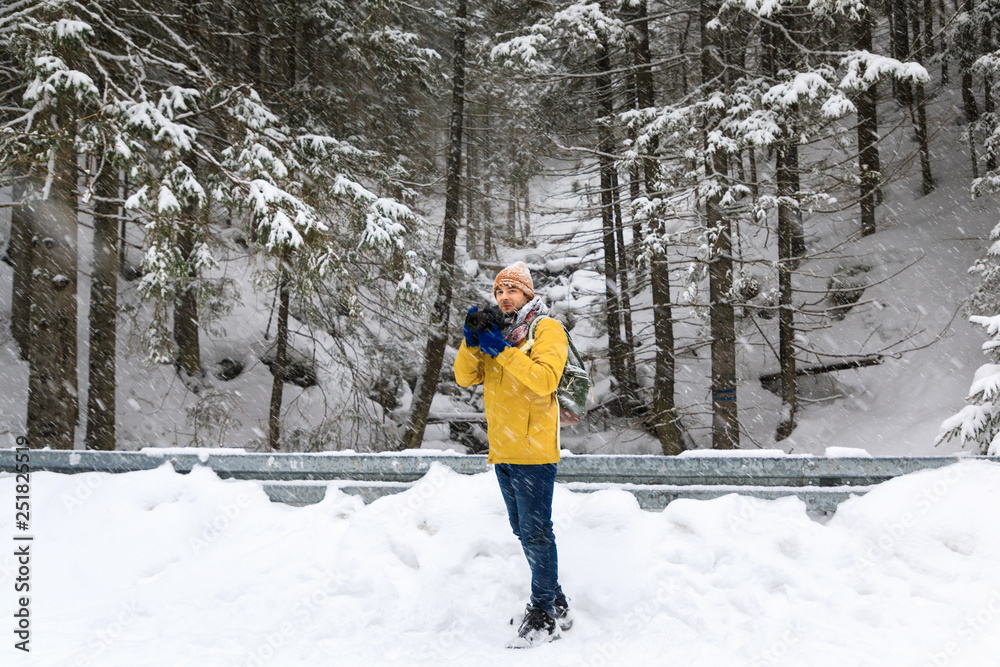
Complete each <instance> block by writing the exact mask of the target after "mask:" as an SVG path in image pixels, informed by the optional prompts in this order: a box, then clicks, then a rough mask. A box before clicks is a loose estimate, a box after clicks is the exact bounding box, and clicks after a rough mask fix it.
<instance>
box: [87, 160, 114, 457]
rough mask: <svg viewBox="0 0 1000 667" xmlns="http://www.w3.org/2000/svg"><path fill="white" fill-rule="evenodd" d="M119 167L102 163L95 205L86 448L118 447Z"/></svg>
mask: <svg viewBox="0 0 1000 667" xmlns="http://www.w3.org/2000/svg"><path fill="white" fill-rule="evenodd" d="M118 198H119V196H118V170H117V169H111V167H110V165H104V166H103V170H102V171H101V172H100V174H99V175H98V177H97V184H96V198H95V203H94V265H93V268H92V269H91V272H90V314H89V316H88V323H89V329H90V357H89V359H88V364H87V365H88V370H89V382H88V386H89V389H88V390H87V434H86V437H85V439H84V445H85V447H86V448H87V449H103V450H113V449H115V393H116V382H115V368H116V366H115V349H116V347H117V340H118V338H117V327H116V324H117V315H118V221H117V220H116V219H115V214H116V213H117V212H118V205H117V203H116V201H117V200H118Z"/></svg>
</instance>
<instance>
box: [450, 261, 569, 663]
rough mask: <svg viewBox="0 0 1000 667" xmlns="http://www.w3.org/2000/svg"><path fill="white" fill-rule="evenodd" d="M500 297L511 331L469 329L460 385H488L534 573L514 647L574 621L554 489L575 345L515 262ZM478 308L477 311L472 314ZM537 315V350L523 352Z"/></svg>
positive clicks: (509, 498)
mask: <svg viewBox="0 0 1000 667" xmlns="http://www.w3.org/2000/svg"><path fill="white" fill-rule="evenodd" d="M493 296H494V298H495V299H496V302H497V306H498V307H499V308H500V311H501V313H502V314H503V319H504V324H505V325H504V326H503V327H498V326H497V325H496V324H493V325H492V326H491V327H490V328H489V329H487V330H485V331H482V330H470V328H469V326H468V324H466V326H465V328H464V334H465V340H464V341H463V342H462V345H461V347H460V348H459V350H458V356H457V357H456V359H455V380H456V381H457V382H458V384H459V385H461V386H463V387H469V386H472V385H474V384H480V383H481V384H482V385H483V391H484V399H485V402H486V424H487V432H488V436H489V443H490V453H489V458H488V461H489V463H491V464H494V469H495V471H496V475H497V480H498V482H499V484H500V491H501V493H502V494H503V499H504V502H505V503H506V505H507V517H508V519H509V520H510V525H511V528H513V530H514V534H515V535H516V536H517V538H518V539H519V540H520V542H521V547H522V549H523V550H524V555H525V557H526V558H527V559H528V565H529V566H530V568H531V601H530V602H529V603H528V606H527V608H526V609H525V615H524V620H523V621H522V622H521V625H520V627H519V628H518V636H517V638H516V639H515V640H514V641H513V642H512V643H511V644H510V646H511V647H512V648H527V647H531V646H536V645H538V644H542V643H545V642H548V641H552V640H553V639H558V638H559V636H560V630H568V629H569V626H570V625H571V624H572V621H571V620H570V617H569V605H568V603H567V601H566V596H565V595H563V592H562V589H561V588H560V586H559V565H558V557H557V552H556V540H555V534H554V533H553V531H552V492H553V489H554V487H555V478H556V464H557V463H558V462H559V403H558V401H557V400H556V395H555V391H556V387H558V386H559V380H560V378H561V377H562V372H563V367H564V366H565V365H566V356H567V352H568V348H569V344H568V342H567V339H566V332H565V331H564V330H563V328H562V325H561V324H560V323H559V322H558V321H556V320H554V319H552V318H551V317H545V315H546V314H547V313H548V308H547V307H546V305H545V303H544V302H543V301H542V300H541V297H536V296H535V290H534V283H533V281H532V279H531V272H530V271H529V270H528V267H527V265H525V263H524V262H515V263H514V264H512V265H510V266H508V267H507V268H505V269H504V270H502V271H501V272H500V273H499V274H497V277H496V280H495V281H494V283H493ZM475 310H476V309H475V308H473V309H470V311H469V312H470V313H472V312H474V311H475ZM535 318H544V319H542V320H540V321H539V322H538V323H537V325H536V328H535V334H534V343H533V344H532V346H531V349H530V350H528V351H527V353H526V352H525V351H523V350H522V348H524V347H525V340H526V339H527V336H528V330H529V327H530V325H531V323H532V320H534V319H535Z"/></svg>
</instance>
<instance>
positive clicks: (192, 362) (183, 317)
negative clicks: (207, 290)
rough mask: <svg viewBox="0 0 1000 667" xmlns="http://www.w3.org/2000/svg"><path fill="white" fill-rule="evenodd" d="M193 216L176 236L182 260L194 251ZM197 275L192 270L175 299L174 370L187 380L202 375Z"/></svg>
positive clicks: (191, 212)
mask: <svg viewBox="0 0 1000 667" xmlns="http://www.w3.org/2000/svg"><path fill="white" fill-rule="evenodd" d="M195 215H196V212H195V211H194V210H189V215H188V216H187V219H186V220H185V221H184V222H183V223H182V224H183V225H184V227H183V229H182V230H181V233H180V235H179V236H178V239H177V241H178V246H179V249H180V252H181V255H182V256H183V257H184V258H185V260H188V261H190V260H191V259H192V255H193V254H194V249H195V238H196V235H197V233H196V230H195V224H196V222H195ZM197 278H198V272H197V270H196V269H195V268H194V267H193V266H192V268H191V270H190V272H189V273H188V281H187V284H185V285H181V287H180V289H179V290H178V291H177V295H176V296H175V297H174V343H175V344H176V345H177V361H176V364H177V369H178V371H183V372H185V373H186V374H187V376H188V377H192V378H193V377H198V376H199V375H201V345H200V343H199V340H198V284H197V282H196V281H197Z"/></svg>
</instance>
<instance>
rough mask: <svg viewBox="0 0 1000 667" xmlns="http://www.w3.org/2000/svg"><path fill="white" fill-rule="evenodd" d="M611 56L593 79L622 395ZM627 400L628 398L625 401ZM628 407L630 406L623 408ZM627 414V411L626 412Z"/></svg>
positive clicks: (613, 355) (615, 373) (612, 338)
mask: <svg viewBox="0 0 1000 667" xmlns="http://www.w3.org/2000/svg"><path fill="white" fill-rule="evenodd" d="M610 72H611V57H610V56H609V55H608V51H607V49H606V48H604V49H601V54H600V55H599V56H598V62H597V76H596V77H595V79H594V82H595V85H596V86H597V90H596V96H597V99H598V103H599V109H600V112H601V116H602V118H601V120H600V121H599V122H600V129H599V132H600V144H599V147H598V157H597V160H598V164H599V170H600V175H601V224H602V227H603V232H604V233H603V235H602V238H603V241H604V285H605V291H604V293H605V299H606V306H605V322H606V325H607V329H608V354H609V357H610V365H611V377H612V378H614V381H615V382H616V383H617V385H618V390H619V392H620V393H621V395H622V396H623V397H624V395H626V394H627V389H628V386H629V382H628V377H627V375H626V373H625V343H624V341H623V340H622V334H621V312H622V310H621V299H620V289H619V286H618V281H617V276H618V262H619V261H621V258H619V257H618V249H617V244H616V238H615V227H616V225H615V211H614V204H615V202H614V192H615V184H616V180H615V161H614V158H613V157H612V154H613V153H614V150H615V147H614V138H613V136H612V134H611V128H610V125H609V124H610V123H611V122H612V119H613V117H614V112H615V109H614V99H613V98H612V86H611V74H610ZM626 403H628V401H626ZM626 409H627V410H629V411H630V410H631V406H630V405H628V406H627V407H626ZM629 414H630V413H629Z"/></svg>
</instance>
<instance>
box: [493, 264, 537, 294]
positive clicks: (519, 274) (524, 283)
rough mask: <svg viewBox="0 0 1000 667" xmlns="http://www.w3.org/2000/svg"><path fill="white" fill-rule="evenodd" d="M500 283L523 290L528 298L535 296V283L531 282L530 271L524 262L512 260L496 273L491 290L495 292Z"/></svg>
mask: <svg viewBox="0 0 1000 667" xmlns="http://www.w3.org/2000/svg"><path fill="white" fill-rule="evenodd" d="M500 285H503V286H505V287H516V288H517V289H519V290H521V291H522V292H524V294H525V295H526V296H527V297H528V298H529V299H534V298H535V283H534V282H532V280H531V271H529V270H528V265H527V264H525V263H524V262H520V261H519V262H514V263H513V264H511V265H510V266H508V267H507V268H506V269H504V270H503V271H501V272H500V273H498V274H497V278H496V280H494V281H493V291H494V292H495V291H496V289H497V287H499V286H500Z"/></svg>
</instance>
